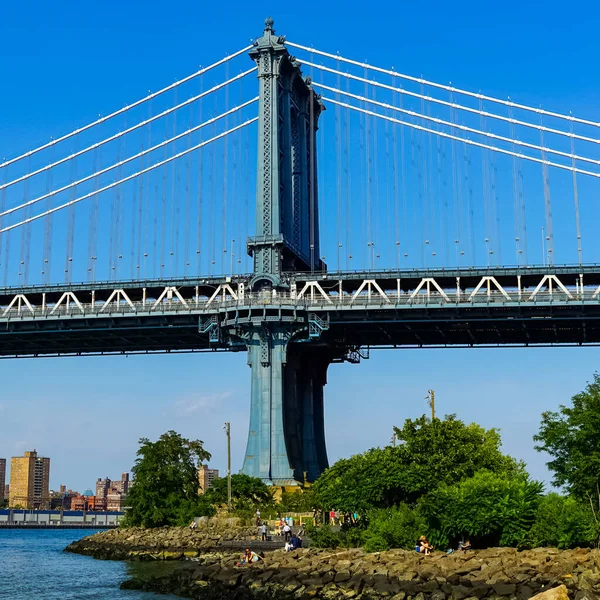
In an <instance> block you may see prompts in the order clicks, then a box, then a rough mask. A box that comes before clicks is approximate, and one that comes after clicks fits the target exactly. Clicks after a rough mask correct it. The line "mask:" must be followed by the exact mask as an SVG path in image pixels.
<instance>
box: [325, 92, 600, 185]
mask: <svg viewBox="0 0 600 600" xmlns="http://www.w3.org/2000/svg"><path fill="white" fill-rule="evenodd" d="M323 100H326V101H327V102H331V103H332V104H338V101H337V100H334V99H333V98H329V97H327V98H325V97H323ZM339 104H340V106H343V107H344V108H350V109H352V110H355V111H358V112H363V113H365V114H369V115H372V116H374V117H379V118H380V119H388V120H390V121H392V122H393V123H398V124H399V125H405V126H406V127H411V128H413V129H417V130H419V131H431V132H433V133H435V134H436V135H439V136H441V137H445V138H448V139H451V140H457V141H459V142H463V143H464V144H469V145H471V146H477V147H478V148H487V149H488V150H493V151H494V152H499V153H501V154H506V155H508V156H516V157H517V158H524V159H526V160H530V161H532V162H536V163H539V164H546V165H548V166H549V167H557V168H558V169H564V170H565V171H574V172H576V173H581V174H582V175H589V176H590V177H598V178H600V173H594V172H593V171H586V170H584V169H579V168H573V167H572V166H566V165H561V164H560V163H555V162H552V161H548V160H543V159H540V158H535V157H533V156H527V155H526V154H521V153H519V152H511V151H510V150H504V149H503V148H498V147H497V146H490V145H488V144H482V143H481V142H476V141H474V140H469V139H466V138H462V137H460V136H455V135H451V134H449V133H444V132H442V131H435V130H434V129H429V128H428V127H422V126H420V125H416V124H414V123H408V122H406V121H401V120H399V119H394V118H392V117H388V116H385V115H381V114H379V113H376V112H373V111H370V110H367V109H364V108H359V107H357V106H352V105H351V104H347V103H345V102H340V103H339Z"/></svg>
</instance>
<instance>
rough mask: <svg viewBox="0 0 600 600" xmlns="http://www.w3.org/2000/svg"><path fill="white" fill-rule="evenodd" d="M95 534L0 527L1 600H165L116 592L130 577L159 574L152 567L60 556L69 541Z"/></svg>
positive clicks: (163, 597) (158, 597)
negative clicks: (152, 572)
mask: <svg viewBox="0 0 600 600" xmlns="http://www.w3.org/2000/svg"><path fill="white" fill-rule="evenodd" d="M92 533H95V531H93V530H90V531H81V530H73V529H70V530H69V529H64V530H55V529H44V530H40V531H28V530H24V529H6V530H4V531H3V530H2V529H1V528H0V598H1V599H2V600H5V599H6V600H106V599H110V600H167V599H169V598H171V599H173V598H174V597H172V596H162V595H158V594H152V593H148V592H136V591H130V590H120V589H119V584H120V583H121V582H122V581H123V580H125V579H128V577H129V575H130V574H132V575H133V574H135V575H144V572H145V574H146V575H147V574H148V572H149V570H151V569H154V570H155V571H156V570H160V569H162V568H164V567H163V566H161V565H159V564H156V563H124V562H120V561H107V560H95V559H93V558H90V557H88V556H80V555H78V554H70V553H67V552H63V550H64V548H65V547H66V546H67V545H68V544H69V543H71V542H72V541H73V540H76V539H81V538H82V537H84V536H86V535H91V534H92ZM165 566H166V565H165Z"/></svg>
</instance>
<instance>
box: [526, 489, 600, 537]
mask: <svg viewBox="0 0 600 600" xmlns="http://www.w3.org/2000/svg"><path fill="white" fill-rule="evenodd" d="M595 539H596V536H595V521H594V518H593V515H592V511H591V508H590V506H589V504H586V503H582V502H578V501H577V500H575V498H572V497H570V496H561V495H560V494H556V493H551V494H547V495H546V496H544V497H543V498H542V499H541V502H540V505H539V507H538V510H537V513H536V517H535V522H534V524H533V526H532V528H531V531H530V532H529V536H528V545H529V546H531V547H536V546H542V547H548V546H554V547H557V548H561V549H564V548H578V547H582V546H583V547H585V546H589V545H590V544H592V543H593V542H594V541H595Z"/></svg>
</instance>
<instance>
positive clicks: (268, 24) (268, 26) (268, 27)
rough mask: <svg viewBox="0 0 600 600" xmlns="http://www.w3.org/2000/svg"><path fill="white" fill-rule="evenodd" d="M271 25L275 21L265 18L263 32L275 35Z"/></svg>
mask: <svg viewBox="0 0 600 600" xmlns="http://www.w3.org/2000/svg"><path fill="white" fill-rule="evenodd" d="M273 25H275V21H274V20H273V19H272V17H267V18H266V19H265V31H272V32H273V33H275V29H274V28H273Z"/></svg>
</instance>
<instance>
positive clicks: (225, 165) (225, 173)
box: [221, 63, 229, 273]
mask: <svg viewBox="0 0 600 600" xmlns="http://www.w3.org/2000/svg"><path fill="white" fill-rule="evenodd" d="M225 69H226V71H225V80H226V81H227V80H229V63H228V64H227V65H226V66H225ZM228 110H229V86H228V85H227V86H225V111H228ZM228 129H229V117H228V116H227V117H225V130H228ZM222 143H223V167H222V168H223V207H222V210H223V217H222V218H223V225H222V232H221V246H222V248H223V252H222V253H221V273H226V267H225V262H226V261H225V258H226V256H227V218H228V214H227V208H228V207H227V200H228V189H227V183H228V179H229V164H228V159H229V157H228V150H229V138H224V139H223V140H222Z"/></svg>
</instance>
